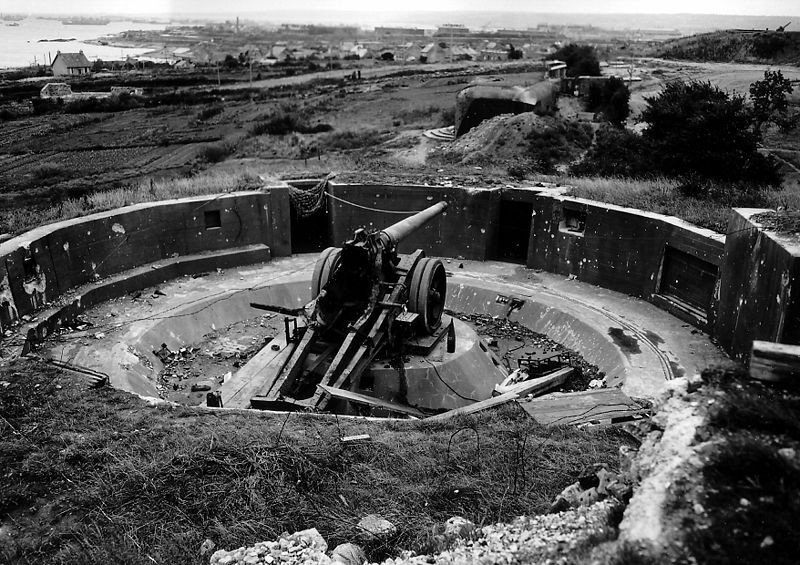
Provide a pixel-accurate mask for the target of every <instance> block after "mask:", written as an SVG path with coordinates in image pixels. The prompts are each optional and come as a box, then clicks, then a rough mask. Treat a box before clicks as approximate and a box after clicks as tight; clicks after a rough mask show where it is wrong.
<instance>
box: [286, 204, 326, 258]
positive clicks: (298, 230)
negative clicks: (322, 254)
mask: <svg viewBox="0 0 800 565" xmlns="http://www.w3.org/2000/svg"><path fill="white" fill-rule="evenodd" d="M289 219H290V222H291V224H290V225H291V233H292V253H313V252H316V251H322V250H323V249H325V248H326V247H330V246H331V243H330V242H331V235H330V229H329V227H328V214H327V213H326V211H325V209H324V208H322V209H320V210H317V211H316V212H314V213H313V214H311V215H310V216H306V217H301V216H300V215H298V213H297V211H296V210H295V207H294V205H291V206H290V212H289Z"/></svg>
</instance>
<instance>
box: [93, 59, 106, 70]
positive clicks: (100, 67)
mask: <svg viewBox="0 0 800 565" xmlns="http://www.w3.org/2000/svg"><path fill="white" fill-rule="evenodd" d="M104 68H105V63H103V60H102V59H96V60H95V62H94V63H92V72H93V73H99V72H100V71H102V70H103V69H104Z"/></svg>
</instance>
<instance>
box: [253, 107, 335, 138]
mask: <svg viewBox="0 0 800 565" xmlns="http://www.w3.org/2000/svg"><path fill="white" fill-rule="evenodd" d="M332 130H333V126H331V125H330V124H313V125H310V124H308V123H306V122H305V121H304V120H302V119H301V118H299V117H298V116H296V115H295V114H286V113H283V112H282V113H279V114H277V115H275V116H272V117H270V118H265V119H263V120H262V121H260V122H257V123H256V124H254V125H253V126H251V127H250V131H249V133H250V135H251V136H257V135H287V134H290V133H295V132H296V133H323V132H326V131H332Z"/></svg>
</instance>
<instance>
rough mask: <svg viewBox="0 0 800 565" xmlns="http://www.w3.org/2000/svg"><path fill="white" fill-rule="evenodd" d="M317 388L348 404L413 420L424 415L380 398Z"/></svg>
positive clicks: (332, 388) (413, 409)
mask: <svg viewBox="0 0 800 565" xmlns="http://www.w3.org/2000/svg"><path fill="white" fill-rule="evenodd" d="M317 388H321V389H322V390H323V391H325V392H326V393H327V394H330V395H331V396H332V397H334V398H341V399H342V400H349V401H350V402H355V403H356V404H366V405H368V406H374V407H376V408H383V409H384V410H390V411H392V412H397V413H399V414H406V415H408V416H414V417H415V418H424V417H425V414H423V413H422V412H420V411H419V410H417V409H416V408H412V407H411V406H403V405H402V404H395V403H394V402H387V401H386V400H381V399H380V398H374V397H372V396H367V395H366V394H360V393H357V392H352V391H349V390H344V389H341V388H335V387H332V386H326V385H317Z"/></svg>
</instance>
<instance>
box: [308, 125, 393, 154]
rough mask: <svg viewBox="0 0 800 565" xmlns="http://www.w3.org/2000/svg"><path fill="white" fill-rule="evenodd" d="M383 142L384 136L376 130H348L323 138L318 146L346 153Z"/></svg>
mask: <svg viewBox="0 0 800 565" xmlns="http://www.w3.org/2000/svg"><path fill="white" fill-rule="evenodd" d="M384 140H385V137H384V135H383V134H381V133H380V132H379V131H377V130H373V129H368V130H359V131H352V130H349V131H340V132H335V133H331V134H328V135H326V136H325V137H323V139H322V142H321V144H320V145H321V146H322V147H323V148H324V149H325V150H334V149H339V150H344V151H347V150H350V149H362V148H364V147H373V146H375V145H380V144H381V143H383V141H384Z"/></svg>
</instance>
